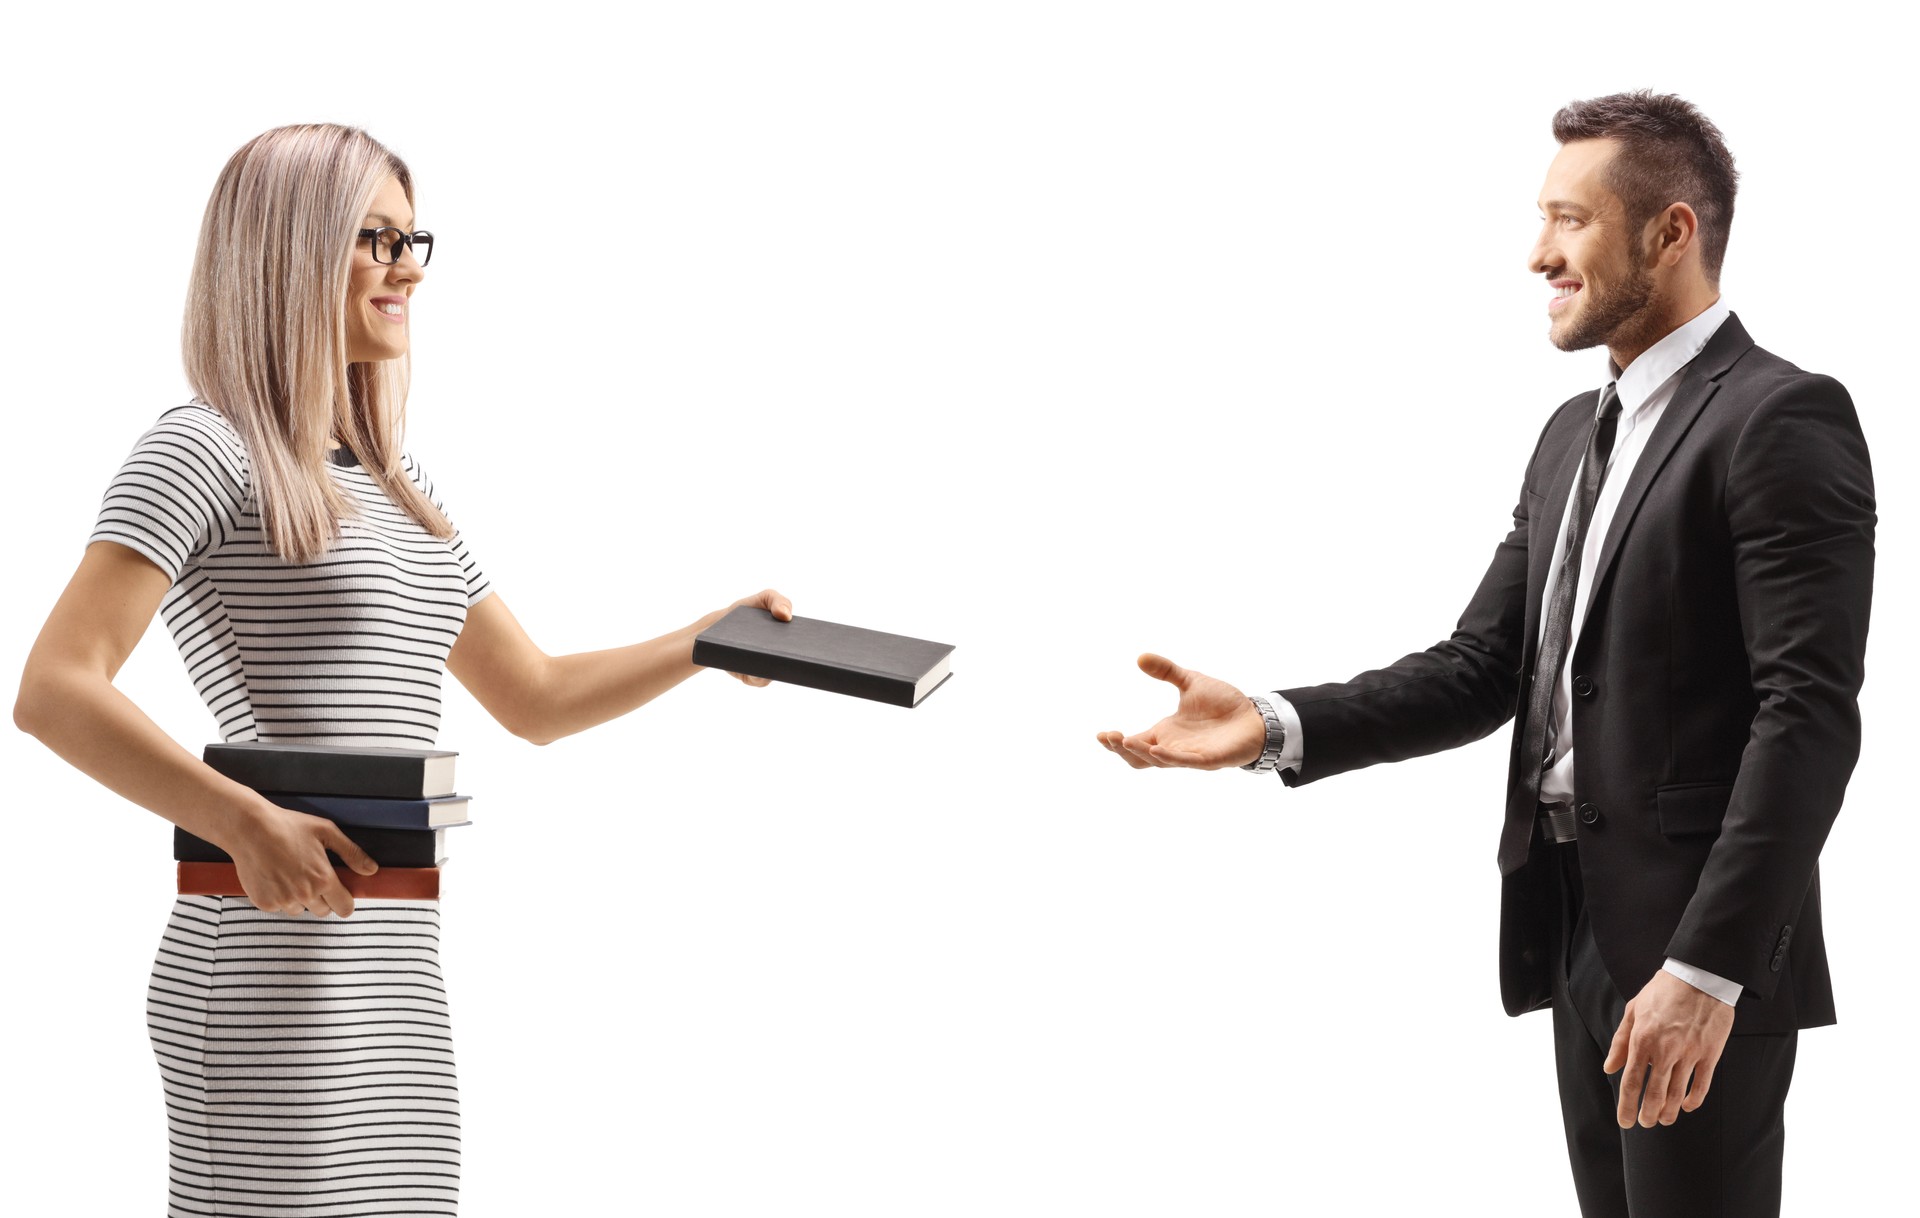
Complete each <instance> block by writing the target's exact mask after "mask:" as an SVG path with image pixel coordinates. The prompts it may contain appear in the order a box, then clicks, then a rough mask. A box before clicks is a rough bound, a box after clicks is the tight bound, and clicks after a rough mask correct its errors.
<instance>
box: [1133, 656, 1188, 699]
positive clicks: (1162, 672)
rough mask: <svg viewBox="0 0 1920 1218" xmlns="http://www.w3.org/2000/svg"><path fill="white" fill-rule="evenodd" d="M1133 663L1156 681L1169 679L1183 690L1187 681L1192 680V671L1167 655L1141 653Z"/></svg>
mask: <svg viewBox="0 0 1920 1218" xmlns="http://www.w3.org/2000/svg"><path fill="white" fill-rule="evenodd" d="M1135 663H1137V664H1139V665H1140V671H1141V672H1144V673H1146V674H1147V675H1148V676H1150V677H1152V678H1154V679H1155V680H1156V681H1170V682H1172V683H1173V684H1174V685H1176V686H1178V687H1179V688H1180V689H1181V690H1183V691H1184V690H1185V689H1186V688H1187V685H1188V683H1190V682H1191V681H1192V680H1193V674H1192V673H1190V672H1188V671H1187V670H1186V669H1184V668H1182V667H1180V666H1179V665H1178V664H1175V663H1174V662H1173V661H1172V660H1169V659H1168V658H1167V657H1165V656H1157V655H1155V654H1153V653H1152V652H1151V651H1149V652H1147V653H1145V654H1144V655H1142V656H1141V657H1140V658H1139V659H1138V660H1137V661H1135Z"/></svg>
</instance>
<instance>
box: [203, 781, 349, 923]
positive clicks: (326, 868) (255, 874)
mask: <svg viewBox="0 0 1920 1218" xmlns="http://www.w3.org/2000/svg"><path fill="white" fill-rule="evenodd" d="M257 812H258V815H257V816H256V817H255V818H254V820H253V822H252V832H250V833H248V834H246V835H245V836H244V837H243V838H241V839H240V840H238V841H235V842H233V843H231V844H230V845H227V846H226V847H225V849H226V851H227V853H228V854H230V855H232V856H233V863H234V868H235V870H236V871H237V872H238V873H239V876H240V886H241V887H242V888H245V889H246V890H247V899H248V900H250V901H252V902H253V903H254V905H255V906H256V907H257V908H259V909H263V910H266V911H267V912H268V913H286V914H303V913H306V912H307V911H309V910H311V911H312V912H313V913H314V914H315V916H317V917H322V918H324V917H326V916H327V915H328V914H329V913H336V914H339V915H340V916H341V917H343V918H344V917H347V916H348V915H349V914H351V913H353V894H352V893H350V892H348V891H347V889H346V886H345V885H344V884H342V883H341V882H340V877H339V876H337V875H335V874H334V871H333V863H332V861H331V860H329V859H328V858H327V851H329V850H331V851H333V852H334V853H335V854H337V855H339V856H340V858H341V860H342V861H343V862H345V863H346V864H347V866H349V867H351V868H353V870H355V871H357V872H359V873H360V874H361V875H372V874H373V873H374V872H376V871H378V870H380V865H379V864H378V863H376V862H374V861H373V859H372V858H371V857H370V856H369V855H368V854H367V852H366V851H365V850H362V849H361V848H360V847H359V846H358V845H356V844H355V843H354V841H353V839H352V838H350V837H348V836H347V835H346V834H345V833H344V832H342V831H341V829H340V826H339V825H336V824H334V823H333V822H332V821H330V820H328V819H327V818H326V817H324V816H309V815H307V814H306V813H304V812H295V811H293V810H292V809H290V808H282V807H280V806H279V805H277V804H271V803H267V802H266V801H264V800H262V801H261V804H260V807H259V809H257Z"/></svg>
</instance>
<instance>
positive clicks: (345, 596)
mask: <svg viewBox="0 0 1920 1218" xmlns="http://www.w3.org/2000/svg"><path fill="white" fill-rule="evenodd" d="M401 464H402V468H403V469H404V470H405V472H406V473H407V474H408V476H410V477H411V478H412V479H413V481H414V483H415V485H417V486H419V488H420V489H421V491H422V492H424V493H425V494H426V495H427V496H428V497H429V498H430V499H431V500H432V501H433V503H434V505H435V506H437V507H440V508H441V510H442V511H443V512H444V511H445V507H444V505H443V504H442V503H441V501H440V499H439V497H438V495H437V494H436V493H435V491H434V488H433V483H432V481H431V480H430V479H428V477H427V475H426V474H425V472H424V471H422V470H421V468H420V466H419V465H418V464H417V463H416V462H415V461H414V460H413V459H412V457H411V455H404V456H403V457H402V458H401ZM328 472H329V475H330V476H331V477H332V478H333V479H334V480H335V481H336V483H337V484H338V485H339V486H340V487H341V488H342V489H343V490H344V491H346V492H347V493H348V494H349V495H350V496H351V497H352V498H354V499H355V500H357V501H358V502H359V504H360V505H361V506H362V508H363V511H364V515H363V516H362V517H361V518H359V519H353V520H348V521H345V522H343V534H342V537H341V539H340V541H339V542H338V543H337V544H336V545H335V546H334V547H333V548H332V549H331V550H330V551H328V552H327V553H326V554H323V555H321V556H320V558H319V559H318V560H316V561H315V562H313V563H311V564H307V565H304V566H299V565H293V564H289V563H286V562H284V561H282V560H281V559H280V558H279V557H277V556H276V555H275V554H274V553H273V551H272V549H271V547H270V546H269V545H268V543H267V539H266V537H265V535H264V533H263V532H262V529H261V521H260V515H259V503H258V501H257V500H256V499H255V498H254V496H253V493H252V488H251V484H250V479H249V476H248V466H247V454H246V450H245V446H244V445H243V444H242V442H241V439H240V436H239V434H238V433H237V432H235V431H234V429H233V428H232V426H231V425H229V424H228V422H227V421H226V419H225V418H224V417H223V416H222V415H221V414H220V413H219V412H218V411H217V410H215V409H214V408H213V407H211V406H208V405H206V404H204V403H201V402H197V401H196V402H192V403H189V404H187V405H184V406H177V407H174V408H173V409H171V410H168V411H166V412H165V413H164V414H162V415H161V416H160V418H159V420H158V421H157V422H156V423H155V424H154V425H153V426H152V427H150V428H149V429H148V430H147V431H146V433H145V434H144V435H142V436H141V437H140V440H139V442H138V443H137V444H136V445H135V446H134V449H133V451H132V453H131V454H130V455H129V456H128V457H127V459H126V461H125V463H124V464H123V465H122V466H121V468H120V470H119V472H118V473H117V474H116V475H115V477H114V479H113V481H112V483H111V484H110V485H109V486H108V488H107V491H106V494H105V496H104V498H103V500H102V503H101V508H100V515H99V518H98V521H97V524H96V527H95V528H94V531H93V534H92V536H91V537H90V538H89V539H88V544H92V543H93V542H95V541H110V542H116V543H118V544H120V545H123V546H127V547H129V548H131V549H133V550H135V551H137V552H139V553H140V554H143V555H145V556H146V557H147V558H149V559H151V560H152V561H153V562H154V563H155V564H157V565H158V566H159V567H160V569H161V570H163V571H165V572H166V573H167V574H168V576H170V577H171V578H172V580H173V585H172V587H171V588H170V589H169V590H168V592H167V595H166V598H165V600H164V601H162V603H161V607H160V612H161V616H162V617H163V618H164V619H165V620H166V623H167V626H168V628H169V629H170V630H171V632H172V634H173V637H174V641H175V643H176V644H177V645H178V647H179V649H180V656H181V659H182V661H183V662H184V663H185V665H186V669H187V673H188V675H189V677H191V679H192V680H193V683H194V685H195V687H196V688H197V689H198V690H199V692H200V696H201V697H202V699H204V700H205V702H206V704H207V708H208V709H209V710H210V711H211V712H212V713H213V717H214V721H215V723H216V724H217V727H218V731H219V733H220V736H221V738H222V739H224V740H228V741H247V740H263V741H276V742H283V743H287V742H305V743H314V744H331V745H377V746H385V747H431V746H433V745H434V743H435V739H436V736H437V733H438V731H439V724H440V681H441V673H442V672H443V671H444V670H445V667H446V659H447V652H448V650H449V649H450V648H451V647H452V646H453V642H454V640H455V639H456V638H457V637H459V634H460V629H461V627H462V625H463V624H464V623H465V621H466V614H467V609H468V607H469V606H471V605H473V604H475V603H476V602H478V601H479V600H480V599H481V598H482V597H484V596H486V595H487V594H488V593H489V592H490V591H491V590H492V589H491V586H490V585H489V584H488V582H487V579H486V577H485V576H484V575H483V574H482V573H481V572H480V569H479V567H478V566H477V565H476V564H475V563H474V561H473V558H472V557H471V556H470V555H469V554H468V553H467V549H466V545H465V543H464V541H463V540H462V539H461V537H460V536H459V535H458V534H457V533H456V534H455V536H454V537H453V538H452V539H451V540H447V541H443V540H440V539H439V538H436V537H433V536H432V535H431V534H428V533H427V532H426V531H425V530H423V529H421V528H420V526H419V525H418V524H416V523H415V522H414V521H413V519H412V518H411V517H409V516H407V515H406V514H405V513H404V512H402V511H400V509H399V508H397V507H395V506H394V505H393V503H392V502H391V501H389V500H388V499H387V497H386V496H385V494H384V493H383V492H382V491H381V490H380V489H379V487H378V486H377V485H376V484H375V483H374V482H373V480H372V479H371V478H370V477H369V476H368V475H367V473H366V471H365V470H364V469H362V468H361V467H360V466H359V465H358V464H357V463H356V462H355V461H354V458H353V454H352V453H350V452H348V451H347V450H345V449H341V450H338V452H337V453H336V454H335V457H334V460H333V462H332V463H331V464H330V465H329V466H328ZM439 927H440V910H439V903H438V902H437V901H407V900H356V901H355V902H354V912H353V915H352V917H350V918H346V919H341V918H337V917H327V918H318V917H315V916H313V915H311V914H307V915H302V916H299V917H294V916H290V915H286V914H275V913H266V912H263V911H261V910H259V909H256V908H254V907H253V905H252V904H251V903H250V902H249V901H247V900H246V899H245V898H243V897H209V896H181V897H177V898H176V899H175V901H174V904H173V909H172V912H171V916H170V917H169V918H168V920H167V926H166V930H165V932H164V933H163V935H162V937H161V941H160V945H159V950H158V952H157V954H156V956H155V958H154V965H153V972H152V977H151V980H150V984H149V988H148V1001H147V1027H148V1032H149V1037H150V1039H151V1041H152V1044H153V1052H154V1057H155V1059H156V1061H157V1062H158V1063H159V1067H160V1077H161V1083H162V1087H163V1089H164V1091H165V1094H166V1112H167V1131H168V1141H169V1144H170V1148H171V1149H170V1153H169V1169H170V1170H169V1176H170V1182H169V1189H168V1197H169V1199H168V1209H167V1213H168V1215H169V1218H186V1216H189V1215H191V1216H193V1218H205V1216H208V1215H219V1216H222V1218H229V1216H230V1218H281V1216H286V1218H374V1216H376V1215H378V1216H380V1218H391V1216H399V1215H448V1214H453V1213H455V1212H456V1208H457V1204H458V1198H459V1183H460V1108H459V1093H458V1090H457V1087H456V1082H455V1078H454V1064H453V1048H452V1033H451V1030H450V1024H449V1021H448V1018H447V1001H446V993H445V990H444V988H443V986H442V983H441V977H440V968H439V957H438V944H439Z"/></svg>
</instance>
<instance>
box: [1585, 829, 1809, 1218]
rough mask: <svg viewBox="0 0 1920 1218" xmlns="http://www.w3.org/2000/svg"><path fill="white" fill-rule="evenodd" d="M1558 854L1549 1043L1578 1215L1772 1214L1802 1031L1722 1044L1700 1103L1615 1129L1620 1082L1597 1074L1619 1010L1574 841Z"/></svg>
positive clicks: (1622, 1004)
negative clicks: (1649, 1124)
mask: <svg viewBox="0 0 1920 1218" xmlns="http://www.w3.org/2000/svg"><path fill="white" fill-rule="evenodd" d="M1551 849H1553V850H1554V851H1556V852H1558V853H1559V856H1560V857H1559V860H1558V862H1559V866H1558V868H1557V870H1558V872H1559V877H1560V902H1559V910H1560V926H1559V928H1558V929H1559V933H1558V934H1556V935H1555V936H1554V942H1555V945H1556V959H1555V960H1554V962H1553V1046H1554V1065H1555V1068H1556V1070H1557V1072H1558V1075H1559V1084H1560V1111H1561V1117H1562V1119H1563V1120H1564V1122H1565V1124H1566V1133H1567V1155H1568V1157H1569V1159H1571V1160H1572V1165H1573V1180H1574V1188H1575V1190H1576V1191H1577V1192H1578V1193H1579V1197H1580V1213H1581V1215H1582V1218H1776V1216H1777V1215H1778V1214H1779V1213H1780V1159H1781V1152H1782V1150H1783V1149H1784V1147H1785V1141H1786V1127H1785V1124H1784V1109H1785V1106H1786V1100H1787V1088H1788V1086H1789V1084H1790V1083H1791V1082H1792V1080H1793V1059H1794V1051H1795V1048H1796V1046H1797V1042H1798V1036H1799V1033H1798V1032H1784V1033H1757V1034H1751V1035H1738V1036H1731V1037H1728V1038H1727V1047H1726V1050H1725V1052H1724V1053H1723V1054H1722V1055H1721V1058H1720V1062H1719V1064H1718V1065H1717V1066H1716V1067H1715V1069H1714V1074H1713V1082H1712V1086H1711V1087H1710V1088H1709V1090H1708V1092H1707V1098H1706V1102H1705V1103H1703V1104H1701V1105H1700V1107H1699V1108H1698V1109H1697V1110H1695V1111H1693V1112H1684V1111H1683V1112H1682V1113H1681V1114H1680V1116H1679V1119H1677V1120H1676V1121H1675V1122H1674V1123H1673V1124H1672V1125H1665V1126H1662V1125H1655V1126H1654V1127H1653V1128H1651V1129H1643V1128H1641V1127H1639V1126H1638V1125H1635V1126H1634V1127H1633V1128H1631V1129H1625V1130H1623V1129H1621V1128H1620V1126H1619V1123H1618V1121H1617V1120H1616V1119H1615V1113H1616V1112H1617V1111H1618V1106H1619V1093H1620V1080H1621V1078H1622V1077H1623V1076H1624V1074H1625V1073H1626V1072H1625V1071H1622V1072H1620V1073H1618V1074H1614V1075H1606V1074H1603V1073H1601V1064H1602V1063H1603V1062H1604V1061H1605V1060H1606V1056H1607V1050H1608V1048H1609V1047H1610V1046H1611V1045H1612V1043H1613V1035H1614V1032H1615V1030H1616V1029H1618V1028H1619V1026H1620V1020H1621V1017H1622V1016H1623V1014H1624V1013H1625V1010H1626V999H1625V998H1624V997H1623V996H1622V995H1621V993H1620V991H1619V989H1618V987H1616V986H1615V985H1614V982H1613V979H1612V977H1611V976H1609V975H1608V973H1607V969H1606V966H1605V965H1604V964H1603V963H1602V962H1601V959H1600V952H1599V949H1598V948H1597V947H1595V945H1594V941H1593V931H1592V928H1591V927H1590V926H1589V925H1588V923H1587V917H1586V899H1585V894H1584V891H1583V889H1582V885H1581V879H1580V863H1579V857H1578V854H1577V851H1578V850H1579V847H1578V846H1577V845H1575V844H1573V843H1563V844H1560V845H1556V846H1553V847H1551Z"/></svg>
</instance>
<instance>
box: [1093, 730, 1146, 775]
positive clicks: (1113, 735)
mask: <svg viewBox="0 0 1920 1218" xmlns="http://www.w3.org/2000/svg"><path fill="white" fill-rule="evenodd" d="M1094 739H1096V740H1098V741H1099V742H1100V747H1102V748H1104V749H1106V750H1107V751H1108V752H1109V753H1112V754H1113V755H1114V756H1116V757H1118V758H1119V759H1120V760H1122V761H1124V762H1126V763H1127V764H1128V765H1130V766H1132V767H1133V768H1134V769H1136V770H1144V769H1146V768H1147V763H1146V762H1144V761H1142V760H1140V759H1139V758H1138V757H1135V756H1134V755H1133V754H1132V753H1129V752H1127V750H1126V746H1125V745H1123V744H1121V743H1120V741H1121V740H1122V739H1124V736H1123V735H1122V734H1121V733H1120V732H1101V733H1100V734H1099V735H1097V736H1096V737H1094Z"/></svg>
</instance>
